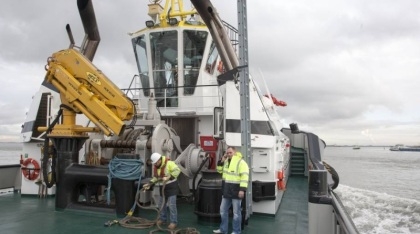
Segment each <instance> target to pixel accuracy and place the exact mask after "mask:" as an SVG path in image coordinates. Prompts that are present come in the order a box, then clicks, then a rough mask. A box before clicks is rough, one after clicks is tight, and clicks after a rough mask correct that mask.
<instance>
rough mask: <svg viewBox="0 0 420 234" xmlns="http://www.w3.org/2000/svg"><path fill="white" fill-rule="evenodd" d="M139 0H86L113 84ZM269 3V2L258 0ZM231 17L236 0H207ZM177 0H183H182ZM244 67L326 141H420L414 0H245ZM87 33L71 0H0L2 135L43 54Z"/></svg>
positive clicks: (127, 72)
mask: <svg viewBox="0 0 420 234" xmlns="http://www.w3.org/2000/svg"><path fill="white" fill-rule="evenodd" d="M148 3H149V1H146V0H137V1H135V0H123V1H114V0H101V1H99V0H93V4H94V9H95V13H96V18H97V22H98V27H99V32H100V35H101V42H100V44H99V47H98V50H97V53H96V55H95V59H94V64H95V65H96V66H97V67H98V68H100V69H101V70H102V71H103V72H104V74H106V75H107V77H109V78H110V79H111V80H112V81H113V82H114V83H115V84H116V85H117V86H118V87H121V88H126V87H128V85H129V83H130V81H131V78H132V77H133V75H134V74H136V73H137V68H136V66H135V60H134V55H133V52H132V48H131V42H130V37H129V36H128V33H129V32H134V31H137V30H139V29H142V28H144V27H145V23H144V22H145V21H146V20H149V17H148V16H147V4H148ZM264 4H267V5H264ZM213 5H214V6H215V7H216V8H217V10H218V12H219V15H220V16H221V18H222V19H223V20H225V21H227V22H228V23H230V24H231V25H234V26H235V27H236V26H237V13H236V12H237V11H236V9H237V1H233V0H214V1H213ZM184 7H185V8H187V9H190V8H191V7H192V5H191V4H190V2H189V1H184ZM247 9H248V11H247V14H248V17H247V23H248V47H249V48H248V50H249V69H250V72H251V75H252V76H253V77H254V79H255V80H256V82H257V83H258V84H260V87H263V83H264V82H265V83H267V84H268V85H267V86H268V89H269V90H267V91H268V92H270V93H272V94H273V95H274V96H275V97H276V98H277V99H280V100H283V101H285V102H286V103H287V104H288V105H287V107H281V108H280V107H279V108H278V112H279V114H280V115H281V117H282V119H283V122H284V123H285V124H286V126H285V127H288V124H290V123H297V124H298V125H299V128H300V129H301V130H304V131H308V132H313V133H315V134H317V135H318V136H320V137H321V138H322V139H323V140H324V141H325V142H326V143H327V144H328V145H334V144H337V145H387V146H388V145H395V144H405V145H420V108H419V106H420V105H419V100H420V98H419V97H420V94H419V92H420V81H417V80H416V79H418V78H420V17H418V13H419V12H420V1H418V0H398V1H395V0H370V1H365V0H352V1H348V0H347V1H346V0H319V1H312V0H296V1H284V0H280V1H255V0H248V1H247ZM66 24H70V26H71V28H72V32H73V35H74V38H75V40H76V44H77V45H80V44H81V43H82V40H83V37H84V31H83V26H82V24H81V21H80V15H79V12H78V10H77V4H76V0H74V1H70V0H67V1H56V0H37V1H23V0H2V1H1V3H0V81H1V85H0V109H1V111H0V142H18V141H19V139H20V138H19V136H20V131H21V126H22V124H23V123H24V122H25V118H26V112H27V111H28V110H29V106H30V104H31V99H32V96H33V95H34V94H35V93H36V92H37V90H38V89H39V87H40V84H41V83H42V81H43V79H44V76H45V70H44V66H45V64H46V61H47V58H48V57H49V56H50V55H51V54H52V53H54V52H56V51H58V50H61V49H66V48H68V46H69V39H68V36H67V33H66V31H65V25H66Z"/></svg>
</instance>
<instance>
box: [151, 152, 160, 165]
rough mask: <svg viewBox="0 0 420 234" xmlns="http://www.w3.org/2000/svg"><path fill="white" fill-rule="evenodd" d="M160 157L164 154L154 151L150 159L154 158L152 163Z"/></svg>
mask: <svg viewBox="0 0 420 234" xmlns="http://www.w3.org/2000/svg"><path fill="white" fill-rule="evenodd" d="M160 157H162V155H160V154H159V153H153V154H152V156H150V160H152V164H155V163H156V162H157V161H158V160H159V159H160Z"/></svg>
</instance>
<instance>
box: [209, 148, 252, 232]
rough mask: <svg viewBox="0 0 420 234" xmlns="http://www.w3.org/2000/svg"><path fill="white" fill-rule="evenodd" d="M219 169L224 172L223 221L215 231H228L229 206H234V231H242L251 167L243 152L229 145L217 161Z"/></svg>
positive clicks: (221, 213)
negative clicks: (245, 197)
mask: <svg viewBox="0 0 420 234" xmlns="http://www.w3.org/2000/svg"><path fill="white" fill-rule="evenodd" d="M217 171H218V172H219V173H222V195H223V196H222V203H221V204H220V217H221V223H220V227H219V229H217V230H213V233H228V227H229V208H230V207H231V206H232V207H233V221H232V230H233V231H232V233H234V234H240V233H241V222H242V215H241V204H242V199H243V198H244V196H245V192H246V190H247V188H248V178H249V167H248V164H247V163H246V162H245V160H243V159H242V154H241V153H239V152H236V149H235V147H233V146H229V147H228V148H227V150H226V155H224V156H223V157H222V158H221V159H220V160H219V162H218V163H217Z"/></svg>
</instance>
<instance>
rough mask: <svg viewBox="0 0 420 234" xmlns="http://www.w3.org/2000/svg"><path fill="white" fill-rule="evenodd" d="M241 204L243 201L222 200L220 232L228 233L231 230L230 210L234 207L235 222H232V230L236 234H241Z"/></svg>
mask: <svg viewBox="0 0 420 234" xmlns="http://www.w3.org/2000/svg"><path fill="white" fill-rule="evenodd" d="M241 203H242V199H232V198H224V197H223V198H222V203H221V204H220V217H221V218H222V222H221V223H220V231H222V232H223V233H227V232H228V229H229V227H228V226H229V208H230V206H232V207H233V220H232V229H233V232H234V233H236V234H240V233H241V222H242V215H241Z"/></svg>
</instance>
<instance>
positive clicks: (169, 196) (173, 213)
mask: <svg viewBox="0 0 420 234" xmlns="http://www.w3.org/2000/svg"><path fill="white" fill-rule="evenodd" d="M150 159H151V162H152V164H153V165H154V167H153V178H152V179H151V180H150V182H149V183H147V184H145V185H143V188H144V189H145V190H149V189H150V188H151V187H152V186H153V185H155V184H161V182H163V183H164V184H165V186H164V187H165V190H164V191H163V194H162V190H160V197H159V202H158V207H159V208H161V207H162V203H163V200H165V203H164V204H163V208H162V210H161V211H160V216H159V219H158V221H157V225H159V226H160V225H162V224H163V223H166V221H167V220H168V215H167V214H168V212H167V210H168V208H169V221H170V224H169V226H168V228H169V229H175V228H176V226H177V225H178V212H177V208H176V196H177V194H178V181H177V178H178V176H179V174H180V173H181V170H180V169H179V167H178V165H176V164H175V162H173V161H170V159H169V158H167V157H166V156H162V155H161V154H159V153H153V154H152V156H151V157H150ZM162 195H163V196H162Z"/></svg>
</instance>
